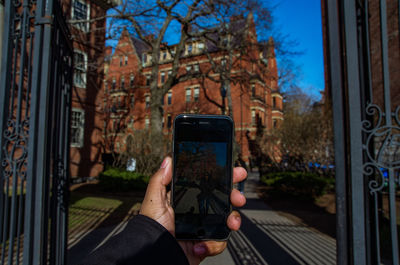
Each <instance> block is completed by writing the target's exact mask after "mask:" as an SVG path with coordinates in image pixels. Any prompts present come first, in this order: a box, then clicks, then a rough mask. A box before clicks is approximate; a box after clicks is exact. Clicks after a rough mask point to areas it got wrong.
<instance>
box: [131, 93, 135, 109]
mask: <svg viewBox="0 0 400 265" xmlns="http://www.w3.org/2000/svg"><path fill="white" fill-rule="evenodd" d="M134 107H135V96H134V95H131V108H134Z"/></svg>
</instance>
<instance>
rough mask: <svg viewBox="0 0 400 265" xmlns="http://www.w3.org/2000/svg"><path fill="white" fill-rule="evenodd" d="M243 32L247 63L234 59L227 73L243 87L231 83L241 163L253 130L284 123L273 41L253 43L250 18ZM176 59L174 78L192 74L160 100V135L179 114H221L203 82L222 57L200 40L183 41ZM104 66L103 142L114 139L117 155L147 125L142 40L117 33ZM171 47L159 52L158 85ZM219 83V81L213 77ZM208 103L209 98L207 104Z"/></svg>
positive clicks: (146, 52) (216, 94) (147, 65)
mask: <svg viewBox="0 0 400 265" xmlns="http://www.w3.org/2000/svg"><path fill="white" fill-rule="evenodd" d="M235 23H236V24H241V25H242V27H246V31H245V36H244V37H245V38H246V41H248V42H250V43H251V45H248V47H247V50H246V53H245V55H243V54H242V55H241V56H243V57H248V58H247V59H245V58H241V59H243V60H236V62H235V64H233V67H232V70H231V74H232V75H233V76H235V77H243V78H242V79H243V80H245V81H244V82H241V83H238V82H231V83H230V87H231V95H232V109H233V118H234V122H235V134H236V141H237V143H239V145H240V149H241V152H242V154H243V158H244V159H245V160H246V161H248V159H249V158H250V156H251V154H250V153H251V152H250V151H251V150H250V147H251V145H250V144H249V142H251V141H252V140H254V139H255V137H256V131H257V128H263V129H264V130H268V129H271V128H273V127H274V126H277V125H278V123H279V121H280V120H282V119H283V112H282V109H283V106H282V96H281V94H280V92H279V88H278V85H277V79H278V71H277V64H276V58H275V51H274V42H273V39H272V38H270V40H269V41H268V43H264V44H262V43H258V41H257V34H256V30H255V25H254V19H253V16H252V15H251V14H250V15H249V16H248V17H247V18H241V19H240V21H239V22H238V21H236V22H235ZM185 45H186V47H185V51H184V53H183V54H182V55H181V56H180V58H181V59H180V66H179V70H178V76H184V75H185V74H189V73H190V74H191V76H192V78H187V79H184V81H182V82H179V83H178V84H177V85H175V86H173V87H172V88H171V90H170V91H169V92H168V93H167V94H166V95H165V97H164V99H163V102H162V104H163V113H164V115H163V126H162V128H163V133H164V135H165V136H166V137H170V136H171V133H172V124H173V119H174V118H175V116H176V115H178V114H180V113H203V114H221V109H220V108H218V107H217V106H216V105H214V104H212V103H211V102H210V99H211V100H214V101H216V102H221V100H222V97H221V92H220V86H221V84H220V83H216V82H214V81H212V80H209V79H202V78H201V76H202V73H205V72H209V70H210V67H211V65H210V61H209V60H208V59H207V56H206V54H207V53H208V55H211V56H212V57H213V58H214V61H216V62H219V63H220V65H223V64H224V54H223V53H221V51H219V50H216V49H215V47H212V45H210V43H207V42H206V41H202V40H201V39H191V40H190V41H188V42H187V43H186V44H185ZM108 52H109V54H110V56H109V57H108V60H107V62H106V64H107V67H106V72H105V80H104V93H105V98H104V108H105V110H106V115H105V116H106V121H105V124H104V132H105V138H106V139H107V138H108V137H114V139H115V145H114V146H111V147H109V148H114V150H116V151H117V152H119V151H121V150H122V148H124V146H126V143H127V142H129V140H128V139H129V138H130V139H135V130H140V129H145V128H147V127H148V126H150V89H149V84H150V73H151V70H152V67H151V50H150V49H149V47H148V46H147V45H146V43H144V42H143V41H141V40H139V39H137V38H134V37H132V36H131V35H130V34H129V32H128V31H127V30H124V31H123V32H122V34H121V37H120V39H119V42H118V44H117V47H116V48H115V50H114V52H113V53H111V50H110V49H109V50H108ZM173 56H174V46H173V45H172V46H168V47H167V46H164V47H163V48H161V51H160V65H159V75H158V84H159V85H160V86H161V85H162V84H163V83H164V82H166V80H167V78H168V76H169V74H170V73H171V69H172V58H173ZM217 78H218V77H217ZM207 98H208V99H207Z"/></svg>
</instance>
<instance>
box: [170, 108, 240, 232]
mask: <svg viewBox="0 0 400 265" xmlns="http://www.w3.org/2000/svg"><path fill="white" fill-rule="evenodd" d="M232 134H233V123H232V120H231V119H230V118H226V117H225V116H205V115H204V116H203V115H183V116H179V117H178V118H177V119H176V120H175V124H174V183H173V196H172V197H173V206H174V210H175V230H176V231H175V232H176V237H177V238H178V239H221V240H222V239H226V238H227V237H228V235H229V232H230V230H229V229H228V227H227V226H226V218H227V217H228V215H229V213H230V211H231V205H230V193H231V189H232Z"/></svg>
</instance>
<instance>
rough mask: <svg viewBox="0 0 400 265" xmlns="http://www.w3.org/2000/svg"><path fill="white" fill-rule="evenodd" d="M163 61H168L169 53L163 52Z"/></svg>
mask: <svg viewBox="0 0 400 265" xmlns="http://www.w3.org/2000/svg"><path fill="white" fill-rule="evenodd" d="M162 59H163V60H166V59H167V52H163V54H162Z"/></svg>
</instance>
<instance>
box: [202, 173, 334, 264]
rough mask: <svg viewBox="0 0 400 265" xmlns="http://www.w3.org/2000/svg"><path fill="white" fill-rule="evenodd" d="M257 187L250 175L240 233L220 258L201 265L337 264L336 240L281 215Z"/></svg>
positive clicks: (256, 178) (206, 260)
mask: <svg viewBox="0 0 400 265" xmlns="http://www.w3.org/2000/svg"><path fill="white" fill-rule="evenodd" d="M257 185H258V173H249V176H248V179H247V181H246V184H245V195H246V198H247V204H246V206H245V207H243V208H241V209H240V210H239V212H240V214H241V216H242V227H241V229H240V230H239V231H238V232H233V233H232V235H231V238H230V239H229V243H228V248H227V249H226V250H225V251H224V252H223V253H222V254H221V255H219V256H216V257H210V258H207V259H205V260H204V261H203V262H202V263H201V264H202V265H214V264H215V265H242V264H243V265H247V264H249V265H250V264H251V265H253V264H255V265H257V264H269V265H274V264H279V265H281V264H285V265H291V264H318V265H319V264H336V241H335V239H334V238H331V237H329V236H327V235H325V234H322V233H320V232H318V231H316V230H314V229H310V228H309V227H307V226H305V225H302V224H297V223H295V222H293V221H291V220H289V219H287V218H286V217H283V216H280V215H278V214H277V213H276V212H274V211H273V210H272V209H271V208H270V207H268V205H266V204H265V203H264V202H263V201H262V200H261V199H259V198H258V196H257V194H256V192H255V191H256V187H257Z"/></svg>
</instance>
